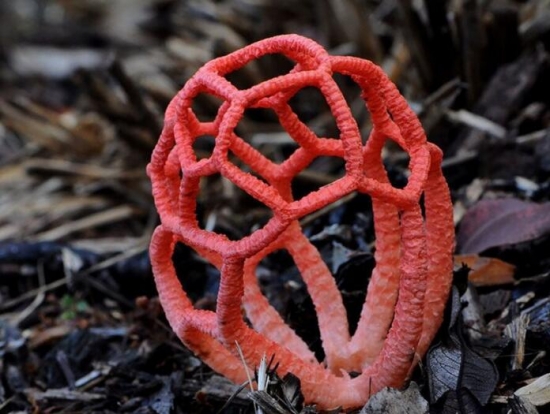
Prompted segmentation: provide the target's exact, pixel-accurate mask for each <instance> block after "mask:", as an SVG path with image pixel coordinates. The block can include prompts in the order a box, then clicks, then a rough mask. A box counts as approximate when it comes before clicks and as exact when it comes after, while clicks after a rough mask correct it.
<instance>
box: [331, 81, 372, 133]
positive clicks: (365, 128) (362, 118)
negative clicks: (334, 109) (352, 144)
mask: <svg viewBox="0 0 550 414" xmlns="http://www.w3.org/2000/svg"><path fill="white" fill-rule="evenodd" d="M333 79H334V80H335V81H336V83H337V85H338V87H339V88H340V90H341V91H342V94H343V95H344V98H345V99H346V103H347V104H348V106H349V107H350V109H351V113H352V115H353V118H354V119H355V122H357V127H358V128H359V131H360V132H361V138H362V141H363V144H364V143H365V142H366V140H367V137H368V136H369V132H370V130H371V129H372V120H371V117H370V113H369V111H368V108H367V105H366V102H365V100H364V99H363V97H362V96H361V94H362V90H361V87H360V86H359V85H358V84H357V83H356V82H355V81H354V80H353V79H352V78H351V77H350V76H346V75H342V74H341V73H335V74H334V75H333Z"/></svg>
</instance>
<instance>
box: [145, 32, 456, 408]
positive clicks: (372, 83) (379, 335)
mask: <svg viewBox="0 0 550 414" xmlns="http://www.w3.org/2000/svg"><path fill="white" fill-rule="evenodd" d="M269 53H281V54H284V55H286V56H287V57H288V58H290V59H291V60H293V61H294V62H296V65H295V67H294V68H293V70H292V71H290V72H289V73H288V74H286V75H283V76H279V77H276V78H274V79H270V80H267V81H264V82H262V83H260V84H258V85H255V86H253V87H251V88H248V89H245V90H238V89H237V88H236V87H235V86H233V85H232V84H231V83H230V82H229V81H228V80H227V79H226V78H225V75H227V74H228V73H230V72H232V71H235V70H237V69H239V68H241V67H242V66H244V65H246V64H247V63H248V62H250V61H252V60H254V59H256V58H258V57H260V56H263V55H265V54H269ZM334 73H341V74H344V75H347V76H350V77H351V78H352V79H353V81H355V82H356V83H357V85H358V86H359V87H360V88H361V90H362V93H363V98H364V99H365V102H366V105H367V108H368V110H369V111H370V113H371V118H372V122H373V130H372V132H371V134H370V136H369V138H368V140H367V142H366V144H364V145H363V144H362V140H361V136H360V132H359V129H358V127H357V124H356V122H355V120H354V119H353V117H352V115H351V111H350V109H349V107H348V105H347V104H346V101H345V99H344V97H343V96H342V93H341V92H340V90H339V89H338V86H337V84H336V83H335V82H334V80H333V77H332V75H333V74H334ZM305 87H316V88H318V89H319V90H320V91H321V93H322V94H323V95H324V96H325V98H326V101H327V103H328V105H329V107H330V109H331V112H332V114H333V116H334V118H335V120H336V124H337V126H338V129H339V131H340V134H339V136H338V137H334V138H331V137H328V138H327V137H318V136H316V134H315V133H314V132H313V131H312V130H311V129H310V128H309V127H308V126H307V125H305V124H304V123H303V122H301V121H300V120H299V118H298V117H297V115H296V114H295V113H294V112H293V110H292V108H291V107H290V105H289V104H288V101H289V99H291V98H292V96H294V95H295V94H296V93H297V92H298V91H299V90H300V89H302V88H305ZM199 93H207V94H211V95H214V96H217V97H218V98H220V99H222V100H223V101H224V103H223V104H222V105H221V107H220V109H219V111H218V114H217V116H216V119H215V120H214V121H213V122H201V121H199V120H198V119H197V117H196V116H195V114H194V113H193V111H192V109H191V104H192V102H193V100H194V99H195V97H196V96H197V95H198V94H199ZM246 108H271V109H273V110H274V112H275V113H276V114H277V116H278V117H279V121H280V123H281V125H282V126H283V128H285V130H286V131H287V132H288V134H289V136H290V137H291V138H292V139H294V140H295V141H296V142H297V143H298V144H299V148H298V149H297V150H296V151H295V152H294V153H293V154H292V155H291V156H290V157H289V158H288V159H287V160H285V161H284V162H283V163H281V164H279V165H277V164H275V163H273V162H271V161H270V160H269V159H268V158H266V157H265V156H264V155H262V154H261V153H260V152H259V151H258V150H256V149H255V148H253V147H252V146H250V144H248V143H247V142H246V141H244V140H243V139H242V138H241V137H239V136H238V135H237V134H236V133H235V127H236V126H237V124H238V122H239V121H240V119H242V116H243V113H244V111H245V109H246ZM201 135H214V136H215V137H216V142H215V148H214V150H213V153H212V155H211V156H210V157H209V158H206V159H202V160H197V158H196V156H195V153H194V150H193V142H194V141H195V140H196V139H197V138H198V137H199V136H201ZM387 140H393V141H394V142H395V143H396V144H397V145H399V146H400V147H401V148H402V149H403V150H404V151H406V152H407V153H408V154H409V156H410V164H409V168H410V171H411V174H410V177H409V181H408V184H407V185H406V187H405V188H403V189H397V188H394V187H393V186H392V185H391V184H390V182H389V180H388V177H387V175H386V171H385V169H384V165H383V162H382V156H381V152H382V148H383V146H384V144H385V142H386V141H387ZM230 152H231V153H232V154H233V155H232V157H229V153H230ZM319 156H335V157H341V158H343V159H344V160H345V163H346V164H345V166H346V174H345V176H344V177H342V178H340V179H338V180H336V181H335V182H333V183H330V184H328V185H326V186H324V187H322V188H320V189H319V190H318V191H315V192H312V193H310V194H308V195H306V196H305V197H303V198H301V199H299V200H294V199H293V196H292V191H291V183H292V180H293V179H294V177H296V175H297V174H299V173H300V172H301V171H302V170H304V169H305V168H307V166H308V165H309V164H310V163H311V162H312V161H313V160H314V159H315V158H316V157H319ZM233 157H237V158H239V159H240V160H241V161H242V162H243V163H244V164H246V165H248V166H249V167H250V168H251V170H252V171H253V172H254V173H255V174H256V175H252V174H249V173H247V172H244V171H243V170H241V169H240V168H239V167H238V166H237V165H235V164H233V163H232V161H231V159H233ZM148 173H149V175H150V177H151V182H152V186H153V195H154V197H155V203H156V206H157V210H158V212H159V214H160V217H161V222H162V224H161V225H160V226H159V227H158V228H157V230H156V231H155V234H154V236H153V240H152V242H151V248H150V253H151V262H152V266H153V272H154V275H155V281H156V284H157V288H158V291H159V297H160V300H161V302H162V304H163V307H164V309H165V312H166V316H167V319H168V322H169V323H170V325H171V326H172V328H173V329H174V331H175V332H176V333H177V335H178V336H179V337H180V338H181V340H182V341H183V342H184V343H185V345H186V346H188V347H189V348H190V349H191V350H192V351H193V352H195V353H196V354H197V355H198V356H199V357H200V358H202V359H203V360H204V361H205V362H206V363H207V364H208V365H209V366H211V367H212V368H213V369H214V370H216V371H218V372H220V373H221V374H223V375H225V376H227V377H228V378H230V379H232V380H233V381H236V382H240V381H243V380H244V379H245V378H246V372H245V369H253V368H254V367H257V366H259V364H260V360H261V358H262V356H263V355H270V356H271V355H273V356H274V360H275V362H276V363H277V364H278V372H279V374H280V375H283V374H285V373H287V372H292V373H294V374H295V375H297V376H298V377H299V378H300V380H301V385H302V391H303V394H304V396H305V399H306V401H307V402H312V403H316V404H317V405H318V407H319V408H333V407H337V406H342V407H344V408H353V407H358V406H361V405H363V404H364V403H365V402H366V401H367V400H368V398H369V397H370V395H372V394H373V393H375V392H377V391H379V390H380V389H381V388H383V387H386V386H391V387H401V386H402V385H403V384H404V382H405V381H406V379H407V377H408V375H409V374H410V372H411V371H412V369H413V368H414V366H415V365H416V364H417V363H418V360H419V359H420V358H421V357H422V356H423V355H424V353H425V352H426V350H427V348H428V346H429V344H430V342H431V340H432V339H433V336H434V335H435V332H436V330H437V329H438V326H439V324H440V323H441V320H442V314H443V309H444V306H445V302H446V299H447V296H448V293H449V289H450V284H451V273H452V256H451V255H452V250H453V244H454V234H453V222H452V205H451V200H450V196H449V191H448V188H447V185H446V183H445V180H444V178H443V175H442V174H441V151H439V149H437V148H436V147H435V146H433V145H432V144H429V143H428V142H427V141H426V137H425V135H424V131H423V130H422V127H421V125H420V123H419V121H418V119H417V118H416V116H415V115H414V113H413V112H412V111H411V110H410V108H409V107H408V105H407V103H406V101H405V99H404V98H403V97H402V96H401V95H400V94H399V92H398V91H397V89H396V87H395V86H394V85H393V84H392V83H391V82H390V81H389V80H388V78H387V77H386V76H385V75H384V73H383V72H382V71H381V70H380V68H378V67H377V66H376V65H374V64H372V63H371V62H368V61H366V60H361V59H358V58H351V57H332V56H329V55H328V54H327V53H326V51H325V50H323V49H322V47H321V46H319V45H318V44H316V43H315V42H313V41H311V40H309V39H306V38H303V37H300V36H296V35H287V36H278V37H274V38H270V39H266V40H262V41H260V42H257V43H255V44H253V45H250V46H248V47H246V48H243V49H241V50H238V51H236V52H234V53H232V54H230V55H227V56H224V57H221V58H218V59H215V60H213V61H211V62H209V63H208V64H206V65H205V66H204V67H202V68H201V69H200V70H199V71H198V72H197V74H195V75H194V76H193V77H192V78H191V79H190V80H189V81H188V82H187V84H186V85H185V87H184V88H183V89H182V91H180V93H179V94H178V95H177V96H176V97H175V98H174V100H173V101H172V102H171V104H170V105H169V107H168V109H167V111H166V120H165V126H164V130H163V133H162V135H161V137H160V139H159V142H158V144H157V146H156V148H155V150H154V151H153V155H152V158H151V163H150V164H149V167H148ZM213 174H221V175H222V176H224V177H225V178H227V179H229V180H230V181H232V182H233V183H234V184H235V185H236V186H238V187H240V188H241V189H243V190H244V191H246V192H247V193H248V194H250V195H251V196H252V197H254V198H256V199H257V200H258V201H260V202H261V203H263V204H264V205H265V206H267V207H268V208H270V209H271V210H272V212H273V217H272V219H271V220H270V221H269V222H268V223H267V224H266V225H265V226H264V227H263V228H261V229H259V230H257V231H255V232H254V233H252V234H251V235H250V236H247V237H244V238H243V239H241V240H237V241H231V240H229V239H228V238H227V237H226V236H224V235H221V234H216V233H213V232H208V231H206V230H203V229H201V228H200V227H199V224H198V220H197V217H196V212H195V211H196V204H197V201H196V199H197V196H198V194H199V191H200V185H199V184H200V179H201V177H206V176H210V175H213ZM258 176H259V177H261V179H260V178H258ZM353 191H358V192H362V193H366V194H369V195H370V196H371V198H372V204H373V212H374V220H375V233H376V252H375V260H376V267H375V269H374V271H373V275H372V278H371V281H370V284H369V287H368V293H367V297H366V299H365V304H364V306H363V311H362V313H361V318H360V321H359V324H358V327H357V330H356V332H355V334H354V335H353V336H350V334H349V328H348V322H347V315H346V312H345V309H344V306H343V302H342V297H341V295H340V293H339V291H338V289H337V286H336V283H335V281H334V278H333V277H332V275H331V273H330V271H329V269H328V268H327V266H326V265H325V264H324V263H323V261H322V260H321V257H320V255H319V253H318V252H317V250H316V249H315V247H314V246H313V245H312V244H311V243H310V242H309V241H308V239H307V238H306V237H305V236H304V235H303V233H302V230H301V228H300V225H299V220H300V219H301V218H302V217H304V216H306V215H307V214H310V213H312V212H314V211H316V210H318V209H320V208H322V207H324V206H326V205H328V204H330V203H332V202H334V201H336V200H338V199H339V198H341V197H343V196H345V195H346V194H349V193H351V192H353ZM421 196H424V211H425V217H423V215H422V212H421V209H420V204H419V201H420V197H421ZM176 242H181V243H184V244H187V245H188V246H190V247H191V248H193V249H194V250H195V251H196V252H197V253H198V254H200V255H201V256H203V257H204V258H205V259H206V260H208V261H209V262H210V263H212V264H213V265H214V266H216V267H218V268H219V269H220V271H221V281H220V288H219V292H218V300H217V308H216V312H206V311H201V310H197V309H194V308H193V305H192V303H191V301H190V300H189V299H188V297H187V295H186V294H185V292H184V291H183V289H182V287H181V285H180V284H179V282H178V279H177V276H176V273H175V270H174V266H173V264H172V254H173V248H174V244H175V243H176ZM279 249H285V250H287V251H288V252H289V254H290V255H291V256H292V257H293V259H294V262H295V264H296V266H297V268H298V269H299V271H300V272H301V274H302V277H303V280H304V282H305V284H306V286H307V289H308V292H309V294H310V296H311V298H312V300H313V303H314V305H315V311H316V313H317V319H318V321H319V329H320V332H321V340H322V343H323V348H324V350H325V354H326V359H325V361H322V362H318V361H316V360H315V358H314V355H313V353H312V352H311V350H309V349H308V347H307V344H305V343H304V341H303V340H302V339H301V338H300V337H299V336H298V335H296V333H295V332H294V331H292V329H291V328H290V327H288V326H287V325H286V324H285V323H284V321H283V319H282V318H281V316H280V315H279V314H278V313H277V312H276V310H275V309H274V308H273V307H272V306H271V305H270V304H269V302H268V300H267V299H266V298H265V297H264V296H263V295H262V293H261V291H260V288H259V286H258V282H257V280H256V267H257V266H258V263H259V262H260V261H261V260H262V259H263V258H264V257H265V256H266V255H268V254H270V253H272V252H274V251H276V250H279ZM242 308H244V310H245V312H246V315H247V318H248V320H249V321H250V322H251V324H252V327H250V326H248V325H247V324H246V323H245V321H244V320H243V317H242ZM236 344H238V345H239V346H240V347H241V349H242V352H243V355H244V363H245V364H246V367H247V368H245V365H243V362H242V361H240V359H239V357H238V353H237V345H236ZM348 372H359V373H360V375H359V376H357V377H355V378H350V377H349V375H347V373H348Z"/></svg>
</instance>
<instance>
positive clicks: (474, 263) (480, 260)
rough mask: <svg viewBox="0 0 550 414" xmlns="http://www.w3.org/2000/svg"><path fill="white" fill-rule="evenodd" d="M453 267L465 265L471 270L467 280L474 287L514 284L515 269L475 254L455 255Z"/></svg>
mask: <svg viewBox="0 0 550 414" xmlns="http://www.w3.org/2000/svg"><path fill="white" fill-rule="evenodd" d="M454 261H455V266H460V265H462V264H465V265H466V266H468V267H469V268H470V269H472V270H471V272H470V273H469V274H468V280H469V281H470V282H471V283H472V284H473V285H474V286H476V287H480V286H498V285H507V284H509V283H514V282H515V279H514V272H515V270H516V267H515V266H514V265H512V264H510V263H506V262H505V261H503V260H500V259H496V258H493V257H482V256H479V255H477V254H457V255H455V257H454Z"/></svg>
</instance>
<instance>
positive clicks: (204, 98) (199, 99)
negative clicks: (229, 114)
mask: <svg viewBox="0 0 550 414" xmlns="http://www.w3.org/2000/svg"><path fill="white" fill-rule="evenodd" d="M223 102H224V101H223V99H221V98H218V97H217V96H215V95H212V94H210V93H205V92H201V93H199V94H198V95H197V96H195V97H194V98H193V101H192V102H191V110H192V111H193V113H194V114H195V116H196V117H197V119H198V120H199V121H200V122H212V121H214V119H216V115H218V111H219V110H220V107H221V106H222V104H223Z"/></svg>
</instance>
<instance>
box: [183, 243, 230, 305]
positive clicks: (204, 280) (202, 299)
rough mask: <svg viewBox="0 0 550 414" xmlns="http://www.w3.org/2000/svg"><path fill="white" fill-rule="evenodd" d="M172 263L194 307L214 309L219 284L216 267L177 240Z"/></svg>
mask: <svg viewBox="0 0 550 414" xmlns="http://www.w3.org/2000/svg"><path fill="white" fill-rule="evenodd" d="M172 263H173V264H174V269H175V270H176V275H177V276H178V279H179V281H180V283H181V285H182V288H183V290H184V291H185V293H186V294H187V296H188V297H189V299H190V300H191V302H193V305H194V307H195V308H196V309H205V310H211V311H214V310H215V309H216V297H217V294H218V288H219V284H220V272H219V271H218V269H217V268H216V267H215V266H214V265H213V264H211V263H210V262H208V260H206V259H204V258H203V257H202V256H201V255H199V254H198V253H197V252H196V251H195V250H193V249H192V248H191V247H189V246H186V245H185V244H183V243H179V242H178V243H176V246H175V248H174V252H173V254H172Z"/></svg>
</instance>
